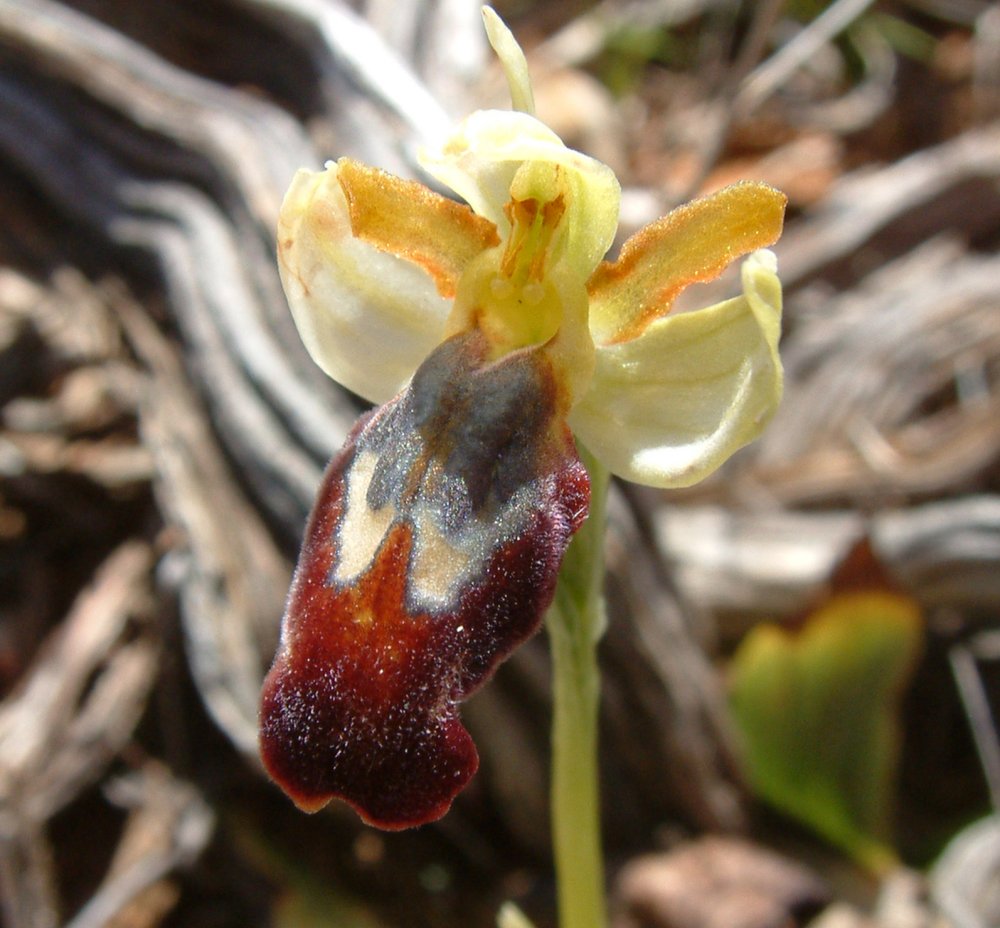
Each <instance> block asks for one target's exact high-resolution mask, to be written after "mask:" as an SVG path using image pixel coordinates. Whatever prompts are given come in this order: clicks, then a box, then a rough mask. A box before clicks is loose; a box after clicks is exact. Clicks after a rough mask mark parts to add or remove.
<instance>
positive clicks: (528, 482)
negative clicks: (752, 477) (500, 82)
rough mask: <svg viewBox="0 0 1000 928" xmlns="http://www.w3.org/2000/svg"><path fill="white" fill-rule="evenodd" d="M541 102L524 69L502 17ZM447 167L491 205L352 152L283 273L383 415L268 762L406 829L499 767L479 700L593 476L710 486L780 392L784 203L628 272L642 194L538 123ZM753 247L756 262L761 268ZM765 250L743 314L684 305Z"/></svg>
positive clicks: (503, 36)
mask: <svg viewBox="0 0 1000 928" xmlns="http://www.w3.org/2000/svg"><path fill="white" fill-rule="evenodd" d="M487 26H488V29H489V30H490V32H491V41H492V42H493V45H494V47H495V48H496V49H497V51H498V53H499V54H500V56H501V60H502V61H503V63H504V66H505V69H506V71H507V75H508V80H509V81H510V84H511V90H512V97H513V99H514V102H515V105H517V106H520V107H521V108H522V109H530V106H531V102H530V101H531V90H530V84H529V83H528V79H527V70H526V66H525V64H524V59H523V55H521V53H520V49H518V48H517V46H516V43H514V40H513V38H512V37H511V36H510V34H509V33H508V32H507V31H506V29H505V27H503V26H502V24H500V23H499V20H496V19H495V17H491V16H489V15H488V17H487ZM422 163H423V165H424V167H425V169H426V170H427V171H428V172H429V173H430V174H431V175H433V176H434V177H435V178H436V179H437V180H438V181H440V182H441V183H442V184H445V185H447V186H448V187H449V188H450V189H451V190H453V191H454V192H455V193H456V194H458V195H459V196H460V197H462V199H464V200H465V202H466V203H467V204H468V205H463V204H459V203H457V202H455V201H453V200H450V199H448V198H445V197H443V196H440V195H439V194H437V193H434V192H432V191H431V190H429V189H428V188H426V187H423V186H421V185H419V184H416V183H414V182H412V181H406V180H401V179H399V178H396V177H394V176H392V175H389V174H386V173H384V172H382V171H379V170H377V169H375V168H371V167H367V166H365V165H362V164H359V163H357V162H355V161H351V160H349V159H343V160H341V161H339V162H337V163H335V164H330V165H328V166H327V168H326V170H325V171H323V172H321V173H312V172H307V171H302V172H300V173H299V174H298V175H297V176H296V178H295V179H294V181H293V183H292V185H291V188H290V189H289V191H288V194H287V196H286V199H285V203H284V205H283V208H282V213H281V219H280V223H279V229H278V255H279V262H280V268H281V273H282V280H283V282H284V286H285V291H286V294H287V297H288V301H289V305H290V307H291V309H292V313H293V315H294V318H295V321H296V324H297V326H298V328H299V331H300V333H301V335H302V338H303V341H304V342H305V344H306V347H307V348H308V349H309V352H310V354H311V355H312V357H313V358H314V359H315V360H316V362H317V363H318V364H319V365H320V366H321V367H322V368H323V369H324V370H326V371H327V373H329V374H330V376H331V377H333V378H334V379H335V380H337V381H338V382H339V383H341V384H343V385H344V386H345V387H347V388H348V389H350V390H352V391H354V392H355V393H358V394H360V395H361V396H363V397H365V398H367V399H369V400H371V401H373V402H375V403H381V404H384V405H382V406H380V407H379V408H378V409H376V410H375V411H374V412H373V413H369V414H368V415H367V416H365V417H363V418H362V419H361V421H360V422H359V423H358V425H357V426H356V427H355V428H354V430H353V431H352V433H351V435H350V436H349V437H348V439H347V442H346V444H345V446H344V449H343V450H342V451H341V452H340V453H339V454H338V455H337V456H336V457H335V458H334V460H333V461H332V462H331V464H330V467H329V468H328V470H327V472H326V474H325V476H324V479H323V484H322V487H321V489H320V493H319V497H318V499H317V502H316V505H315V508H314V510H313V514H312V517H311V520H310V524H309V526H308V528H307V531H306V536H305V541H304V543H303V548H302V552H301V555H300V558H299V563H298V567H297V570H296V575H295V579H294V582H293V587H292V591H291V593H290V596H289V602H288V607H287V611H286V614H285V618H284V622H283V626H282V640H281V645H280V648H279V651H278V654H277V656H276V658H275V662H274V665H273V667H272V668H271V671H270V673H269V674H268V677H267V680H266V682H265V686H264V693H263V697H262V709H261V751H262V756H263V758H264V761H265V764H266V766H267V767H268V770H269V771H270V772H271V774H272V776H273V777H274V778H275V780H276V781H277V782H278V783H279V784H280V785H281V786H282V787H283V788H284V789H285V790H286V791H287V792H288V793H289V795H290V796H291V797H292V798H293V799H294V801H295V802H296V803H297V804H298V805H299V806H300V807H302V808H303V809H307V810H313V809H317V808H319V807H321V806H323V805H325V804H326V803H327V802H328V801H329V800H330V799H331V798H335V797H336V798H341V799H344V800H346V801H347V802H349V803H350V804H351V805H352V806H354V808H355V809H357V810H358V812H359V813H360V815H361V816H362V817H363V818H364V819H365V820H366V821H368V822H370V823H372V824H375V825H378V826H381V827H384V828H404V827H408V826H411V825H416V824H421V823H423V822H427V821H431V820H433V819H435V818H438V817H439V816H441V815H443V814H444V812H446V811H447V809H448V807H449V806H450V804H451V802H452V800H453V798H454V796H455V795H456V793H457V792H458V791H459V790H460V789H461V788H462V787H463V786H464V785H465V784H466V783H467V782H468V780H469V778H470V777H471V776H472V775H473V773H474V772H475V770H476V767H477V764H478V758H477V755H476V750H475V747H474V746H473V744H472V741H471V739H470V737H469V735H468V732H467V731H466V730H465V728H464V727H463V726H462V724H461V722H460V720H459V718H458V713H457V705H458V703H459V702H460V701H461V700H462V699H464V698H466V697H467V696H468V695H469V694H470V693H471V692H473V691H474V690H475V689H476V688H477V687H478V686H479V685H481V684H482V683H483V682H484V681H485V680H486V679H487V678H488V677H489V676H490V675H491V673H492V672H493V670H494V669H495V667H496V665H497V664H498V663H499V662H500V661H501V660H503V659H504V658H505V657H506V656H507V655H508V654H509V653H510V652H511V651H512V650H513V649H514V648H515V647H516V646H517V645H518V644H519V643H521V642H522V641H523V640H524V639H525V638H527V637H528V636H530V635H531V634H532V633H533V632H534V631H536V630H537V628H538V626H539V623H540V622H541V618H542V615H543V614H544V612H545V610H546V609H547V608H548V606H549V604H550V602H551V600H552V596H553V593H554V589H555V583H556V577H557V574H558V570H559V565H560V562H561V560H562V556H563V553H564V551H565V548H566V546H567V544H568V543H569V540H570V538H571V536H572V534H573V532H574V531H576V529H577V528H578V527H579V526H580V524H581V523H582V521H583V519H584V518H585V516H586V512H587V507H588V500H589V483H588V479H587V474H586V470H585V469H584V467H583V465H582V464H581V463H580V460H579V458H578V457H577V453H576V448H575V444H574V439H573V434H574V433H575V435H576V437H577V439H579V440H580V441H581V442H583V444H584V445H585V446H586V447H587V448H588V449H589V450H590V451H591V452H592V453H593V454H594V456H595V457H596V458H597V459H598V460H599V461H601V462H602V463H603V464H604V465H605V466H606V467H608V468H609V469H610V470H611V471H612V472H613V473H615V474H618V475H620V476H622V477H624V478H626V479H629V480H634V481H637V482H640V483H644V484H648V485H651V486H658V487H677V486H686V485H688V484H691V483H694V482H696V481H697V480H700V479H702V478H703V477H704V476H706V475H707V474H709V473H710V472H711V471H712V470H714V469H715V468H717V467H718V466H719V465H720V464H721V463H722V462H723V461H724V460H725V459H726V458H728V457H729V456H730V455H731V454H732V453H733V452H734V451H735V450H737V449H738V448H739V447H741V446H742V445H744V444H746V443H747V442H748V441H751V440H752V439H753V438H754V437H755V436H756V435H757V434H758V433H759V432H760V430H761V429H762V428H763V426H764V425H765V423H766V422H767V420H768V419H769V418H770V416H771V415H772V413H773V411H774V409H775V408H776V406H777V403H778V401H779V399H780V395H781V365H780V361H779V358H778V354H777V344H778V338H779V333H780V313H781V290H780V284H779V282H778V278H777V275H776V270H775V262H774V258H773V256H772V255H771V253H770V252H767V251H755V249H759V248H762V247H764V246H766V245H769V244H771V243H772V242H773V241H775V240H776V239H777V237H778V235H779V234H780V231H781V224H782V219H783V213H784V205H785V198H784V196H783V195H782V194H780V193H779V192H778V191H775V190H773V189H771V188H770V187H767V186H765V185H763V184H757V183H743V184H737V185H735V186H732V187H728V188H726V189H724V190H721V191H719V192H718V193H715V194H712V195H710V196H707V197H705V198H703V199H699V200H696V201H694V202H693V203H690V204H688V205H686V206H683V207H681V208H680V209H678V210H675V211H674V212H672V213H670V214H669V215H668V216H666V217H664V218H663V219H661V220H660V221H658V222H656V223H653V224H652V225H650V226H648V227H647V228H646V229H644V230H642V231H641V232H639V233H638V234H637V235H635V236H633V237H632V238H631V239H629V240H628V241H626V242H625V244H624V245H623V246H622V248H621V251H620V254H619V256H618V258H617V260H615V261H612V262H607V261H603V260H602V259H603V258H604V255H605V254H606V252H607V251H608V249H609V248H610V246H611V244H612V242H613V240H614V237H615V233H616V229H617V221H618V205H619V197H620V191H619V186H618V181H617V180H616V178H615V176H614V173H613V172H612V171H611V170H610V169H609V168H608V167H606V166H605V165H603V164H600V163H599V162H597V161H595V160H593V159H591V158H588V157H586V156H585V155H582V154H580V153H579V152H576V151H572V150H571V149H568V148H567V147H566V146H565V145H563V143H562V142H561V140H560V139H559V138H558V137H557V136H556V135H555V134H554V133H553V132H552V131H551V130H550V129H549V128H548V127H546V126H545V125H544V124H543V123H541V122H539V121H538V120H537V119H535V118H534V117H533V116H532V115H530V114H529V113H527V112H517V111H514V112H507V111H502V112H501V111H480V112H476V113H473V114H472V115H471V116H470V117H468V118H467V119H466V120H465V121H464V122H463V123H462V124H461V125H460V126H459V127H458V128H457V129H456V130H455V132H454V133H453V134H452V135H451V136H450V137H449V138H448V139H446V140H445V141H444V143H443V144H442V145H441V146H440V147H439V148H438V149H437V150H435V151H431V152H426V153H424V156H423V158H422ZM751 253H752V254H751ZM746 254H750V257H749V258H748V259H747V260H746V261H745V262H744V265H743V269H742V284H743V293H742V295H741V296H739V297H737V298H735V299H732V300H729V301H727V302H723V303H719V304H716V305H714V306H710V307H708V308H705V309H701V310H698V311H694V312H685V313H671V312H670V310H671V308H672V306H673V303H674V301H675V299H676V297H677V296H678V294H679V293H680V292H681V291H682V290H684V288H686V287H687V286H689V285H690V284H692V283H695V282H699V281H705V280H709V279H711V278H713V277H715V276H717V275H718V274H719V273H720V272H721V271H722V270H723V269H724V268H725V267H726V266H727V265H728V264H729V263H731V262H732V261H733V260H734V259H736V258H738V257H740V256H742V255H746Z"/></svg>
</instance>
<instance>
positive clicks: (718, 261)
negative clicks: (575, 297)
mask: <svg viewBox="0 0 1000 928" xmlns="http://www.w3.org/2000/svg"><path fill="white" fill-rule="evenodd" d="M786 202H787V197H785V195H784V194H783V193H781V192H780V191H779V190H775V189H774V188H773V187H769V186H767V185H766V184H761V183H757V182H753V181H745V182H743V183H739V184H733V185H732V186H730V187H726V188H724V189H722V190H719V191H717V192H716V193H713V194H710V195H708V196H705V197H702V198H700V199H698V200H694V201H692V202H691V203H687V204H685V205H684V206H681V207H678V208H677V209H675V210H673V211H671V212H670V213H668V214H667V215H666V216H664V217H663V218H662V219H660V220H658V221H656V222H654V223H652V224H651V225H648V226H646V227H645V228H644V229H642V230H641V231H639V232H637V233H636V234H635V235H633V236H632V237H631V238H630V239H629V240H628V241H627V242H625V244H624V245H623V246H622V249H621V254H620V255H619V257H618V260H617V261H614V262H608V261H605V262H603V263H601V264H600V265H599V266H598V267H597V270H595V271H594V273H593V274H592V275H591V277H590V280H589V281H588V282H587V292H588V293H589V294H590V328H591V333H592V334H593V337H594V341H595V342H596V343H597V344H598V345H601V344H614V343H616V342H623V341H628V340H630V339H633V338H637V337H638V336H639V335H641V334H642V333H643V331H644V330H645V329H646V327H647V326H648V325H649V324H650V323H651V322H652V321H653V320H654V319H658V318H660V317H661V316H664V315H666V314H667V313H668V312H669V311H670V309H671V307H672V306H673V302H674V300H675V299H676V298H677V296H678V294H679V293H680V292H681V291H682V290H684V289H685V288H686V287H688V286H689V285H690V284H693V283H697V282H699V281H706V280H711V279H712V278H714V277H717V276H718V275H719V274H720V273H721V272H722V271H723V270H724V269H725V268H726V266H727V265H729V264H730V263H731V262H733V261H734V260H736V259H737V258H739V257H740V256H742V255H745V254H748V253H749V252H751V251H754V250H756V249H758V248H765V247H767V246H768V245H771V244H773V243H774V242H775V241H777V239H778V236H779V235H780V234H781V226H782V222H783V220H784V214H785V203H786Z"/></svg>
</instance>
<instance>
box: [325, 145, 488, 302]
mask: <svg viewBox="0 0 1000 928" xmlns="http://www.w3.org/2000/svg"><path fill="white" fill-rule="evenodd" d="M337 177H338V179H339V181H340V185H341V188H342V189H343V191H344V195H345V196H346V197H347V206H348V210H349V212H350V217H351V228H352V230H353V232H354V234H355V235H356V236H357V237H358V238H360V239H362V240H364V241H366V242H368V243H370V244H372V245H374V246H375V247H376V248H378V249H379V250H380V251H385V252H388V253H390V254H393V255H396V256H397V257H400V258H405V259H406V260H408V261H412V262H413V263H414V264H416V265H418V266H419V267H422V268H423V269H424V270H425V271H427V273H428V274H430V275H431V277H433V278H434V283H435V285H436V286H437V289H438V292H439V293H440V294H441V295H442V296H444V297H448V298H451V297H453V296H454V295H455V288H456V287H457V285H458V278H459V277H460V276H461V274H462V271H463V270H464V269H465V267H466V265H467V264H468V263H469V261H471V260H472V258H474V257H475V256H476V255H478V254H479V253H480V252H481V251H484V250H485V249H487V248H492V247H494V246H495V245H499V244H500V238H499V236H498V234H497V229H496V226H495V225H494V224H493V223H492V222H490V221H489V220H488V219H483V218H482V216H477V215H476V214H475V213H474V212H472V210H471V209H469V207H468V206H465V205H463V204H461V203H456V202H455V201H454V200H449V199H448V198H447V197H443V196H441V195H440V194H437V193H435V192H434V191H433V190H430V189H428V188H427V187H425V186H424V185H423V184H418V183H416V182H415V181H411V180H403V179H401V178H399V177H396V176H395V175H393V174H388V173H386V172H385V171H380V170H379V169H378V168H373V167H369V166H368V165H366V164H362V163H361V162H359V161H354V160H352V159H350V158H342V159H340V160H339V161H338V162H337Z"/></svg>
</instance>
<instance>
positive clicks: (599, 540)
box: [546, 447, 610, 928]
mask: <svg viewBox="0 0 1000 928" xmlns="http://www.w3.org/2000/svg"><path fill="white" fill-rule="evenodd" d="M580 456H581V458H582V460H583V462H584V464H586V466H587V470H588V472H589V473H590V493H591V496H590V515H589V517H588V518H587V521H586V522H585V523H584V524H583V526H582V527H581V528H580V530H579V531H578V532H577V534H576V536H575V537H574V539H573V541H572V543H571V544H570V546H569V548H568V550H567V551H566V556H565V557H564V558H563V563H562V568H561V569H560V571H559V583H558V586H557V587H556V595H555V601H554V603H553V604H552V608H551V609H550V610H549V613H548V615H547V617H546V625H547V628H548V633H549V640H550V643H551V649H552V673H553V699H554V711H553V721H552V838H553V845H554V848H555V862H556V878H557V881H558V888H559V925H560V928H606V926H607V907H606V903H605V897H604V862H603V857H602V852H601V813H600V796H599V784H598V769H597V710H598V701H599V698H600V677H599V674H598V669H597V643H598V641H599V640H600V638H601V635H602V634H603V632H604V594H603V589H604V527H605V505H606V500H607V492H608V483H609V479H610V475H609V473H608V472H607V470H605V469H604V468H603V467H602V466H601V465H600V464H598V463H597V461H595V460H594V459H593V458H592V457H591V455H590V454H589V453H588V452H587V451H586V449H584V448H582V447H581V448H580Z"/></svg>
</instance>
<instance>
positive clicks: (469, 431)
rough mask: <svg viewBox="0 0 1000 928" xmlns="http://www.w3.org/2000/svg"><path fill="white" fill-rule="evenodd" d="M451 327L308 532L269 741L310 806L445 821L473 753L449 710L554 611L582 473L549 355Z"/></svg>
mask: <svg viewBox="0 0 1000 928" xmlns="http://www.w3.org/2000/svg"><path fill="white" fill-rule="evenodd" d="M486 351H487V344H486V341H485V339H483V337H482V336H481V335H479V334H478V333H475V332H472V333H467V334H463V335H456V336H454V337H453V338H451V339H449V340H448V341H446V342H444V343H443V344H442V345H441V346H440V347H439V348H437V349H436V350H435V351H434V352H433V353H432V354H431V356H430V357H429V358H428V359H427V360H426V361H425V362H424V364H423V365H421V367H420V369H419V370H418V371H417V372H416V374H415V375H414V378H413V381H412V383H411V384H410V385H409V387H407V389H405V390H404V391H403V392H402V393H401V394H400V395H399V396H398V397H397V398H396V399H394V400H393V401H391V402H390V403H387V404H386V405H385V406H382V407H381V408H380V409H378V410H376V411H375V412H374V413H373V414H370V415H369V416H367V417H365V418H363V419H362V420H361V421H360V422H359V423H358V425H357V426H356V427H355V428H354V430H353V432H352V434H351V435H350V437H349V438H348V441H347V445H346V446H345V448H344V450H343V451H342V452H341V453H340V454H339V455H338V456H337V457H336V458H335V459H334V461H333V463H332V464H331V465H330V468H329V469H328V471H327V473H326V476H325V477H324V479H323V485H322V488H321V490H320V494H319V498H318V500H317V502H316V506H315V508H314V510H313V516H312V520H311V522H310V525H309V527H308V529H307V533H306V538H305V543H304V545H303V548H302V554H301V556H300V559H299V565H298V570H297V572H296V577H295V582H294V585H293V587H292V591H291V596H290V598H289V603H288V611H287V614H286V617H285V625H284V630H283V640H282V646H281V650H280V651H279V653H278V657H277V659H276V661H275V664H274V667H273V668H272V670H271V673H270V674H269V675H268V678H267V682H266V684H265V687H264V696H263V707H262V713H261V715H262V731H261V744H262V750H263V756H264V760H265V763H266V764H267V766H268V769H269V770H270V771H271V774H272V776H274V778H275V779H276V780H277V781H278V782H279V783H280V784H281V785H282V786H283V787H284V788H285V789H286V790H287V791H288V793H289V794H290V795H291V796H292V798H293V799H294V800H295V801H296V803H297V804H298V805H299V806H300V807H301V808H303V809H307V810H311V809H316V808H319V807H320V806H323V805H325V804H326V803H327V802H328V801H329V800H330V798H331V797H332V796H339V797H342V798H344V799H346V800H347V801H348V802H350V803H351V804H352V805H353V806H354V807H355V808H356V809H357V810H358V811H359V813H360V814H361V816H362V817H363V818H364V819H365V820H366V821H368V822H369V823H371V824H374V825H379V826H381V827H383V828H402V827H406V826H409V825H415V824H420V823H422V822H425V821H428V820H432V819H435V818H438V817H440V816H441V815H443V814H444V813H445V812H446V811H447V809H448V807H449V806H450V804H451V800H452V798H453V796H454V795H455V793H456V792H458V790H460V789H461V788H462V787H463V786H464V785H465V784H466V782H467V781H468V780H469V778H470V777H471V776H472V775H473V773H475V771H476V767H477V765H478V759H477V755H476V749H475V747H474V746H473V744H472V740H471V738H470V737H469V734H468V732H467V731H466V730H465V728H463V727H462V724H461V723H460V722H459V720H458V717H457V714H456V704H457V703H458V701H459V700H461V699H463V698H465V697H466V696H468V695H469V694H470V693H471V692H472V691H473V690H474V689H475V688H476V687H477V686H479V684H481V683H482V682H483V681H484V680H485V679H486V678H487V677H488V676H489V675H490V673H491V672H492V671H493V669H494V667H495V666H496V664H497V663H498V662H499V661H500V660H502V659H503V658H504V657H506V656H507V654H508V653H509V652H510V651H511V650H513V648H514V647H516V646H517V645H518V644H520V643H521V642H522V641H523V640H524V639H525V638H527V637H528V636H529V635H531V634H532V633H533V632H534V631H535V630H536V629H537V628H538V624H539V622H540V620H541V617H542V613H543V612H544V610H545V609H546V608H547V606H548V605H549V603H550V601H551V599H552V595H553V591H554V588H555V582H556V574H557V572H558V570H559V563H560V561H561V560H562V555H563V551H564V550H565V548H566V545H567V543H568V541H569V538H570V535H571V534H572V533H573V532H574V531H575V530H576V529H577V528H578V527H579V525H580V523H581V522H582V521H583V518H584V516H585V515H586V512H587V502H588V497H589V482H588V480H587V474H586V471H585V470H584V468H583V466H582V465H581V464H580V461H579V459H578V458H577V456H576V449H575V447H574V444H573V439H572V436H571V434H570V432H569V429H568V428H567V426H566V425H565V422H564V420H563V419H562V418H561V417H560V416H559V415H558V411H559V396H558V393H559V389H558V385H557V384H556V383H555V381H554V379H553V375H552V371H551V368H550V366H549V365H548V364H547V363H546V361H545V359H544V357H543V356H542V355H540V354H539V353H538V352H524V353H519V354H513V355H508V356H507V357H505V358H503V359H502V360H500V361H497V362H489V361H488V360H487V359H486Z"/></svg>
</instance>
